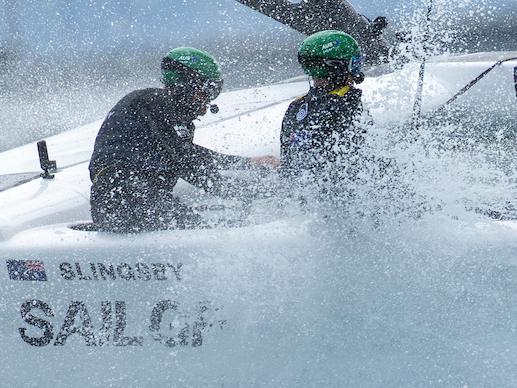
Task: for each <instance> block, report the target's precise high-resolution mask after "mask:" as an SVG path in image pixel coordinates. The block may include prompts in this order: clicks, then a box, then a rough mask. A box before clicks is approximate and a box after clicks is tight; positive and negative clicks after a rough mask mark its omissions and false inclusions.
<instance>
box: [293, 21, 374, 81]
mask: <svg viewBox="0 0 517 388" xmlns="http://www.w3.org/2000/svg"><path fill="white" fill-rule="evenodd" d="M298 62H300V65H301V66H302V68H303V70H304V71H305V73H306V74H307V75H309V76H311V77H312V78H313V79H314V80H324V81H326V82H327V83H328V84H330V85H331V86H333V87H334V86H335V87H338V86H345V85H348V84H353V83H361V82H362V81H363V80H364V74H363V73H362V72H361V65H362V63H363V57H362V55H361V48H360V47H359V44H358V43H357V41H356V40H355V39H354V38H353V37H352V36H350V35H348V34H347V33H345V32H343V31H338V30H325V31H320V32H317V33H315V34H312V35H311V36H309V37H308V38H307V39H305V40H304V41H303V42H302V43H301V45H300V47H299V49H298Z"/></svg>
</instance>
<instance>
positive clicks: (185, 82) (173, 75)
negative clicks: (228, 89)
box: [161, 47, 223, 99]
mask: <svg viewBox="0 0 517 388" xmlns="http://www.w3.org/2000/svg"><path fill="white" fill-rule="evenodd" d="M161 70H162V77H161V81H162V83H163V84H164V85H166V86H176V85H182V86H184V87H190V88H194V89H201V90H203V91H205V92H206V93H207V94H209V96H210V98H211V99H214V98H216V97H217V96H218V95H219V93H221V89H222V86H223V79H222V75H221V70H220V68H219V64H218V63H217V61H216V60H215V58H214V57H213V56H211V55H210V54H208V53H207V52H205V51H202V50H198V49H195V48H192V47H178V48H175V49H173V50H171V51H169V53H168V54H167V55H166V56H165V58H163V60H162V64H161Z"/></svg>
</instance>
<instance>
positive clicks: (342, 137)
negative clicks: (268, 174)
mask: <svg viewBox="0 0 517 388" xmlns="http://www.w3.org/2000/svg"><path fill="white" fill-rule="evenodd" d="M362 111H363V107H362V104H361V90H359V89H354V88H349V87H345V88H342V89H338V90H334V91H328V90H325V89H320V88H311V89H310V90H309V93H308V94H307V95H306V96H304V97H301V98H299V99H297V100H295V101H293V102H292V103H291V105H290V106H289V108H288V109H287V112H286V114H285V116H284V121H283V123H282V133H281V139H280V142H281V173H282V176H283V178H284V179H286V180H288V181H290V182H291V183H294V182H296V180H297V178H301V177H305V178H306V179H304V180H303V181H304V182H303V183H302V184H303V185H305V184H307V183H308V182H309V183H318V182H317V180H319V179H323V180H325V181H328V180H329V179H330V180H334V181H335V180H336V179H339V177H343V176H346V177H347V179H351V178H353V176H354V175H355V174H356V173H357V167H356V163H355V161H354V158H355V156H356V155H357V153H358V150H359V148H360V147H361V144H362V143H363V139H364V129H363V128H361V127H360V126H358V125H356V124H357V121H358V119H359V117H360V116H361V113H362ZM336 163H337V164H336ZM329 166H331V167H330V168H328V167H329Z"/></svg>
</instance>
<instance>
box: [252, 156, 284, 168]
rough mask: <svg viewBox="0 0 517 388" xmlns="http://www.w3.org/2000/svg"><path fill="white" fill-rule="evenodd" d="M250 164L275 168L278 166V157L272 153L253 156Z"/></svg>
mask: <svg viewBox="0 0 517 388" xmlns="http://www.w3.org/2000/svg"><path fill="white" fill-rule="evenodd" d="M251 164H252V165H254V166H258V167H268V168H272V169H276V168H278V167H279V166H280V159H278V158H277V157H275V156H272V155H266V156H255V157H253V158H251Z"/></svg>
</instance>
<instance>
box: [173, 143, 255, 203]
mask: <svg viewBox="0 0 517 388" xmlns="http://www.w3.org/2000/svg"><path fill="white" fill-rule="evenodd" d="M179 147H180V149H181V150H180V153H179V154H180V155H181V156H180V157H179V159H178V161H177V166H178V167H179V169H178V176H179V177H180V178H182V179H184V180H185V181H187V182H188V183H190V184H192V185H194V186H196V187H199V188H201V189H203V190H205V191H206V192H208V193H210V194H213V195H217V196H219V197H223V198H239V197H255V196H257V195H259V194H258V193H259V192H258V191H257V190H254V188H253V187H249V186H248V185H245V184H244V183H243V182H242V181H241V180H239V179H231V178H228V177H225V176H223V175H221V174H220V172H219V170H218V167H219V166H218V163H217V161H216V160H215V159H214V157H213V152H214V151H212V150H209V149H207V148H204V147H201V146H200V145H197V144H194V143H191V142H184V143H182V144H181V145H179Z"/></svg>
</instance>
